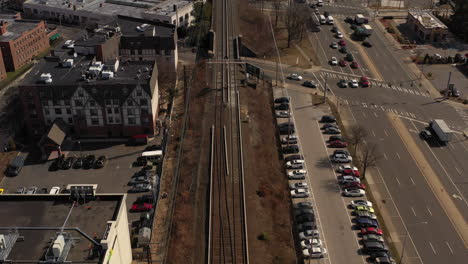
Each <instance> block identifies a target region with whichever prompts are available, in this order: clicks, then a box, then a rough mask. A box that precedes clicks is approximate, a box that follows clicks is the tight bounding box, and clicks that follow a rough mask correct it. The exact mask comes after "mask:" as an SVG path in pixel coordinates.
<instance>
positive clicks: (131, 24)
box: [117, 16, 175, 37]
mask: <svg viewBox="0 0 468 264" xmlns="http://www.w3.org/2000/svg"><path fill="white" fill-rule="evenodd" d="M117 24H118V25H119V27H120V31H121V32H122V34H123V35H124V36H129V37H136V36H145V32H146V31H151V30H153V28H154V31H155V35H154V36H156V37H172V36H174V32H175V26H174V25H172V24H166V23H161V22H155V21H151V20H147V19H138V18H133V17H128V16H118V17H117ZM143 24H148V25H149V26H148V27H146V28H144V30H142V29H141V26H142V25H143ZM137 27H140V31H138V30H137Z"/></svg>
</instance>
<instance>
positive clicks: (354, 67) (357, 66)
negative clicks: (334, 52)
mask: <svg viewBox="0 0 468 264" xmlns="http://www.w3.org/2000/svg"><path fill="white" fill-rule="evenodd" d="M350 66H351V68H353V69H358V68H359V64H358V63H357V62H355V61H353V62H352V63H351V65H350Z"/></svg>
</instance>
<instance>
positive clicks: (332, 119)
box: [320, 115, 336, 123]
mask: <svg viewBox="0 0 468 264" xmlns="http://www.w3.org/2000/svg"><path fill="white" fill-rule="evenodd" d="M320 122H322V123H335V122H336V118H335V117H334V116H329V115H324V116H322V119H320Z"/></svg>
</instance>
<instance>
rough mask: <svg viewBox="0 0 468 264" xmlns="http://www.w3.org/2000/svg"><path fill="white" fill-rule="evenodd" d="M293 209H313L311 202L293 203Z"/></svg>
mask: <svg viewBox="0 0 468 264" xmlns="http://www.w3.org/2000/svg"><path fill="white" fill-rule="evenodd" d="M293 208H294V209H313V205H312V203H311V202H299V203H296V204H294V205H293Z"/></svg>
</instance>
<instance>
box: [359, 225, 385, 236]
mask: <svg viewBox="0 0 468 264" xmlns="http://www.w3.org/2000/svg"><path fill="white" fill-rule="evenodd" d="M368 234H376V235H379V236H382V235H383V231H382V229H380V228H377V227H365V228H361V235H363V236H364V235H368Z"/></svg>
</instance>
